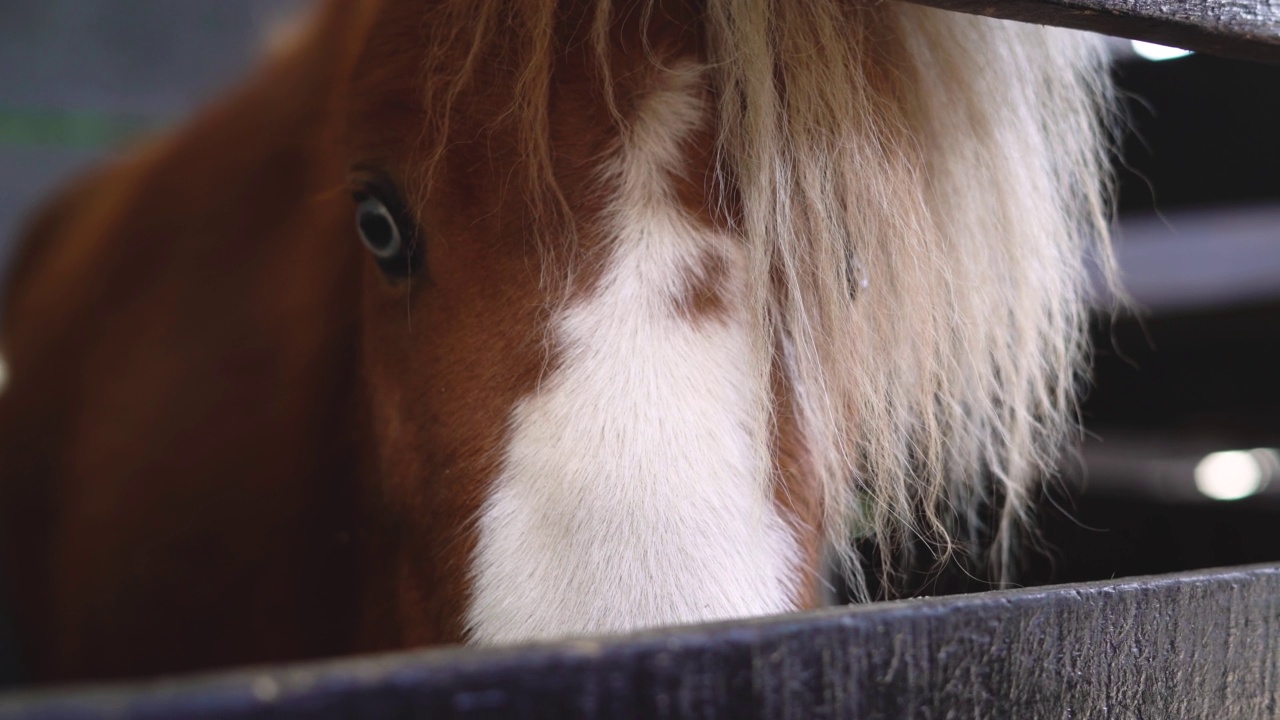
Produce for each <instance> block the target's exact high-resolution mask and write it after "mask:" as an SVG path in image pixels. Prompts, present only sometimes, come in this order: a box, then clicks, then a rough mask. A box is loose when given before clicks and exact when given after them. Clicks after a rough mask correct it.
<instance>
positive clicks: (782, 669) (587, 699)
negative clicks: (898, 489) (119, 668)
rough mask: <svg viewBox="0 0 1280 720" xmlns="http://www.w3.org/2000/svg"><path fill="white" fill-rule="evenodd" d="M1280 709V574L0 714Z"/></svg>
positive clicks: (401, 657)
mask: <svg viewBox="0 0 1280 720" xmlns="http://www.w3.org/2000/svg"><path fill="white" fill-rule="evenodd" d="M1278 709H1280V566H1275V567H1253V568H1243V569H1237V570H1216V571H1209V572H1204V573H1193V574H1182V575H1170V576H1163V577H1154V578H1135V579H1127V580H1124V581H1120V582H1111V583H1091V584H1084V585H1074V586H1062V587H1056V588H1044V589H1033V590H1021V591H1012V592H993V593H983V594H978V595H968V596H951V597H944V598H932V599H923V600H911V601H903V602H895V603H883V604H876V605H866V606H860V607H851V608H841V609H833V610H828V611H822V612H817V613H810V614H806V615H797V616H790V617H781V618H773V619H764V620H755V621H747V622H737V623H726V624H720V625H711V626H705V627H695V628H677V629H672V630H664V631H659V632H652V633H646V634H642V635H637V636H633V637H629V638H620V639H604V640H591V641H579V642H571V643H564V644H558V645H548V646H537V647H528V648H517V649H489V650H474V649H458V650H443V651H440V650H437V651H420V652H412V653H400V654H393V655H385V656H380V657H374V658H364V659H347V660H339V661H333V662H328V663H311V664H302V665H296V666H284V667H275V668H263V669H260V670H242V671H236V672H231V673H227V674H222V675H211V676H204V677H197V678H188V679H177V680H167V681H155V682H149V683H142V684H135V685H117V686H100V687H96V688H81V689H71V690H68V689H57V690H52V691H45V692H39V693H33V694H18V695H11V696H8V697H5V698H3V699H0V719H3V720H12V719H15V718H30V719H35V720H53V719H54V718H58V719H59V720H88V719H90V718H95V719H96V718H114V719H122V720H129V719H135V718H136V719H141V718H146V719H148V720H162V719H165V718H175V719H176V718H183V719H184V720H212V719H213V718H235V719H237V720H249V719H254V720H256V719H258V718H268V717H270V718H371V719H372V718H440V719H449V718H466V719H468V720H472V719H477V718H498V717H501V718H542V717H555V718H601V717H609V718H623V719H628V718H734V719H750V718H909V717H915V718H924V717H1005V718H1062V717H1087V718H1130V717H1151V718H1157V717H1159V718H1175V717H1176V718H1213V719H1214V720H1227V719H1230V718H1241V719H1242V720H1243V719H1246V718H1247V719H1250V720H1252V719H1255V718H1260V717H1275V716H1276V713H1277V710H1278Z"/></svg>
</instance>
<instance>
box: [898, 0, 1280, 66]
mask: <svg viewBox="0 0 1280 720" xmlns="http://www.w3.org/2000/svg"><path fill="white" fill-rule="evenodd" d="M910 2H918V3H920V4H922V5H931V6H933V7H938V8H945V9H948V10H957V11H959V12H966V13H974V14H977V15H987V16H989V17H999V18H1006V19H1009V20H1020V21H1023V22H1032V23H1038V24H1041V25H1059V26H1062V27H1070V28H1076V29H1079V30H1092V31H1094V32H1100V33H1104V34H1106V35H1116V36H1119V37H1124V38H1132V39H1135V40H1146V41H1148V42H1154V43H1159V44H1161V45H1171V46H1173V47H1181V48H1186V49H1188V50H1195V51H1197V52H1204V53H1209V54H1211V55H1221V56H1224V57H1233V58H1238V59H1241V60H1253V61H1256V62H1267V63H1277V64H1280V0H910Z"/></svg>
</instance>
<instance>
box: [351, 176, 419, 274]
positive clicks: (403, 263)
mask: <svg viewBox="0 0 1280 720" xmlns="http://www.w3.org/2000/svg"><path fill="white" fill-rule="evenodd" d="M354 197H355V201H356V229H357V230H358V231H359V233H360V240H361V242H363V243H364V246H365V247H366V248H368V249H369V252H370V253H372V254H373V257H374V260H376V261H377V263H378V267H379V268H381V269H382V272H383V273H385V274H386V275H387V276H388V277H393V278H402V277H407V276H408V275H410V274H411V273H413V272H414V271H415V270H417V269H418V265H419V259H418V255H419V251H418V247H417V233H416V232H415V226H414V225H413V222H412V220H410V219H409V218H408V214H407V213H406V212H405V211H404V207H403V206H402V205H401V204H400V203H399V201H398V200H397V199H395V198H393V197H391V196H390V195H384V194H382V193H377V192H374V191H362V192H357V193H355V195H354Z"/></svg>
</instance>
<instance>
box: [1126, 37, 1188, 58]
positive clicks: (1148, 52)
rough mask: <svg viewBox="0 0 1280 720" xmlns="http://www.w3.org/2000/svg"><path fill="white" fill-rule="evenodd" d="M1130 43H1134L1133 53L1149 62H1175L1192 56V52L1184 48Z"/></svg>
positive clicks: (1133, 41) (1136, 41)
mask: <svg viewBox="0 0 1280 720" xmlns="http://www.w3.org/2000/svg"><path fill="white" fill-rule="evenodd" d="M1130 42H1132V43H1133V51H1134V52H1136V53H1138V56H1139V57H1144V58H1146V59H1148V60H1174V59H1177V58H1180V57H1186V56H1188V55H1190V54H1191V51H1190V50H1183V49H1182V48H1176V47H1168V46H1166V45H1157V44H1155V43H1149V42H1142V41H1141V40H1132V41H1130Z"/></svg>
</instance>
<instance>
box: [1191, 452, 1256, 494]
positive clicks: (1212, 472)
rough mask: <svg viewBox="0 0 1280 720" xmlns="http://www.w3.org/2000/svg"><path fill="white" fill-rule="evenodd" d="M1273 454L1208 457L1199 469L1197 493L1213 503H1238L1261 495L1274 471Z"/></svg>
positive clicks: (1215, 454)
mask: <svg viewBox="0 0 1280 720" xmlns="http://www.w3.org/2000/svg"><path fill="white" fill-rule="evenodd" d="M1275 461H1276V452H1275V451H1274V450H1228V451H1226V452H1216V453H1209V454H1208V455H1205V456H1204V459H1203V460H1201V461H1200V462H1199V464H1197V465H1196V473H1195V474H1196V489H1197V490H1199V491H1200V492H1201V493H1203V494H1204V495H1205V496H1206V497H1211V498H1213V499H1214V500H1239V499H1240V498H1246V497H1249V496H1250V495H1254V494H1256V493H1258V492H1259V491H1260V490H1262V488H1264V487H1265V486H1266V484H1267V482H1268V481H1269V480H1270V479H1271V475H1272V474H1273V473H1274V470H1275Z"/></svg>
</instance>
